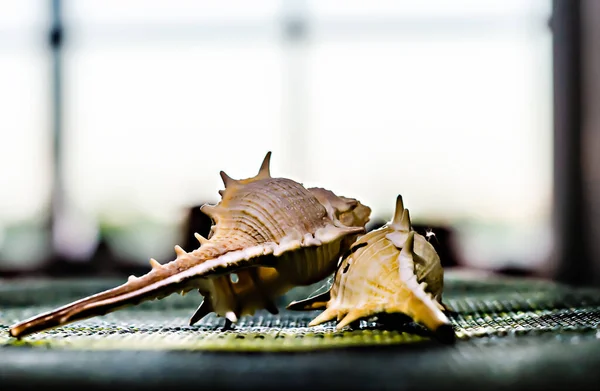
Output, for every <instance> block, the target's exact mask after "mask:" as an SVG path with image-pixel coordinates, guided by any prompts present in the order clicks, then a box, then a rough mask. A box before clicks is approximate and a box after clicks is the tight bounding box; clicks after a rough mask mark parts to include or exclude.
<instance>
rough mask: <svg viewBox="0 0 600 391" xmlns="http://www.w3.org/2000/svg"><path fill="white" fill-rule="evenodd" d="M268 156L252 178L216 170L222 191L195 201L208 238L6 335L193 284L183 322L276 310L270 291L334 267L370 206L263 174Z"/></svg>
mask: <svg viewBox="0 0 600 391" xmlns="http://www.w3.org/2000/svg"><path fill="white" fill-rule="evenodd" d="M270 156H271V152H269V153H267V155H266V156H265V159H264V161H263V163H262V165H261V168H260V170H259V172H258V174H257V175H256V176H254V177H252V178H248V179H241V180H235V179H232V178H231V177H229V176H228V175H227V174H225V173H224V172H223V171H221V177H222V179H223V182H224V184H225V190H222V191H219V193H220V194H221V197H222V198H221V201H220V202H219V203H218V204H217V205H203V206H202V207H201V210H202V211H203V212H204V213H205V214H207V215H208V216H210V218H211V219H212V220H213V222H214V225H213V226H212V228H211V233H210V235H209V237H208V238H203V237H201V236H200V235H196V237H197V239H198V241H199V242H200V247H199V248H198V249H196V250H193V251H191V252H189V253H188V252H186V251H184V250H183V249H182V248H181V247H180V246H175V253H176V255H177V258H176V259H175V260H173V261H171V262H169V263H166V264H163V265H161V264H160V263H159V262H158V261H156V260H154V259H151V260H150V265H151V266H152V270H151V271H150V272H149V273H147V274H145V275H143V276H141V277H135V276H131V277H130V278H129V280H128V281H127V282H126V283H124V284H123V285H121V286H118V287H116V288H113V289H110V290H107V291H104V292H101V293H98V294H96V295H93V296H90V297H87V298H84V299H81V300H79V301H76V302H73V303H70V304H67V305H65V306H63V307H60V308H58V309H55V310H53V311H50V312H47V313H43V314H40V315H37V316H34V317H33V318H30V319H27V320H25V321H23V322H20V323H17V324H15V325H13V326H11V327H10V330H9V331H10V334H11V335H12V336H13V337H22V336H25V335H27V334H31V333H34V332H37V331H41V330H46V329H50V328H54V327H58V326H62V325H65V324H67V323H71V322H74V321H77V320H82V319H86V318H90V317H93V316H97V315H104V314H106V313H108V312H112V311H114V310H116V309H119V308H122V307H126V306H130V305H136V304H139V303H140V302H143V301H147V300H154V299H161V298H163V297H165V296H168V295H170V294H172V293H181V294H185V293H186V292H188V291H190V290H194V289H197V290H198V291H199V292H200V293H201V294H202V295H203V296H204V301H203V302H202V304H201V305H200V306H199V307H198V309H197V310H196V312H195V313H194V314H193V316H192V317H191V319H190V324H193V323H195V322H197V321H198V320H200V319H202V318H203V317H204V316H206V315H207V314H209V313H211V312H215V313H216V314H217V315H218V316H224V317H226V318H227V321H228V322H236V321H237V320H238V318H239V317H240V316H243V315H246V314H253V313H254V312H255V311H256V310H257V309H263V308H265V309H267V310H269V311H270V312H272V313H276V312H277V307H276V306H275V304H274V302H273V299H274V298H275V297H278V296H280V295H282V294H284V293H285V292H287V291H288V290H289V289H291V288H293V287H294V286H298V285H309V284H313V283H315V282H318V281H320V280H322V279H324V278H326V277H327V276H329V275H331V274H332V273H333V272H334V271H335V268H336V262H337V259H338V258H339V255H340V254H341V253H343V252H344V251H345V250H346V249H347V248H348V247H349V246H350V245H351V243H352V242H353V241H354V240H355V239H356V237H357V236H358V235H359V234H361V233H364V232H365V224H366V223H367V222H368V220H369V216H370V213H371V210H370V208H369V207H367V206H364V205H362V204H361V203H360V202H359V201H357V200H356V199H353V198H346V197H338V196H336V195H335V194H334V193H333V192H331V191H329V190H326V189H321V188H309V189H307V188H305V187H304V186H302V185H301V184H300V183H298V182H295V181H293V180H291V179H286V178H273V177H271V175H270V169H269V163H270ZM231 273H236V274H237V275H238V280H237V282H235V283H234V282H233V281H232V279H231V278H230V275H231Z"/></svg>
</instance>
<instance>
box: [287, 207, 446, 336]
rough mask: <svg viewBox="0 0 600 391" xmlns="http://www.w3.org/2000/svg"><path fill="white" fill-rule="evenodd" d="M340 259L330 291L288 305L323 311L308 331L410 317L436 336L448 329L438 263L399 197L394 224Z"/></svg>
mask: <svg viewBox="0 0 600 391" xmlns="http://www.w3.org/2000/svg"><path fill="white" fill-rule="evenodd" d="M340 260H341V262H340V263H339V266H338V269H337V271H336V274H335V278H334V282H333V285H332V286H331V288H330V291H329V292H326V293H325V294H323V295H319V296H317V297H314V298H310V299H307V300H303V301H300V302H296V303H292V304H291V305H290V306H289V308H290V309H301V310H302V309H304V310H309V309H319V308H325V311H324V312H323V313H321V314H320V315H319V316H318V317H317V318H315V319H314V320H313V321H312V322H311V323H310V326H315V325H318V324H321V323H324V322H327V321H330V320H333V319H334V318H336V319H337V320H338V324H337V328H338V329H341V328H343V327H345V326H347V325H349V324H351V323H353V322H355V321H357V320H360V319H366V318H370V317H373V316H376V315H380V314H382V313H402V314H405V315H408V316H410V317H411V318H412V319H413V320H414V321H416V322H418V323H421V324H423V325H425V326H426V327H427V328H429V329H431V330H432V331H435V330H437V329H438V328H440V327H441V326H446V327H448V326H449V320H448V318H447V317H446V315H445V314H444V312H443V311H444V307H443V306H442V304H441V297H442V291H443V269H442V266H441V262H440V258H439V256H438V254H437V253H436V251H435V249H434V248H433V246H432V245H431V243H429V242H428V241H427V239H426V238H425V237H423V236H422V235H420V234H418V233H416V232H415V231H413V230H412V227H411V223H410V215H409V211H408V209H404V206H403V202H402V197H401V196H398V198H397V201H396V211H395V214H394V219H393V220H392V221H391V222H390V223H389V224H386V225H385V226H383V227H381V228H380V229H378V230H374V231H371V232H369V233H367V234H365V235H363V236H361V237H360V238H359V239H358V240H356V241H355V242H354V243H353V244H352V246H351V247H350V249H349V250H348V251H347V254H345V255H344V256H343V257H341V259H340Z"/></svg>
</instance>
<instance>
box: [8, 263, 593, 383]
mask: <svg viewBox="0 0 600 391" xmlns="http://www.w3.org/2000/svg"><path fill="white" fill-rule="evenodd" d="M121 282H122V281H118V280H114V279H109V280H106V279H94V280H89V279H88V280H85V281H82V280H79V281H67V280H32V281H26V280H10V281H9V280H7V281H4V282H0V358H1V359H0V380H1V382H0V384H2V385H6V386H10V387H16V386H23V387H32V386H40V387H50V386H54V385H56V386H62V387H65V386H80V387H86V388H94V387H99V388H108V387H110V388H114V387H116V386H127V387H133V386H140V385H142V386H143V388H145V389H148V388H151V389H164V388H165V387H171V386H172V387H177V388H178V389H180V390H181V389H188V388H189V389H192V388H193V389H196V390H198V389H206V388H214V387H218V388H233V387H235V388H246V389H247V388H251V389H279V390H281V389H286V390H290V389H307V388H309V389H310V388H322V389H345V390H348V389H363V390H364V389H378V390H382V389H396V390H409V389H414V390H421V389H423V390H432V389H436V390H442V389H456V388H457V387H459V388H460V389H463V390H467V389H473V390H475V389H486V390H495V389H507V388H510V389H538V388H545V389H565V388H569V389H570V388H573V387H576V388H578V389H596V387H597V384H598V381H599V380H600V371H598V368H600V330H599V329H598V325H599V324H600V290H597V289H589V288H572V287H567V286H562V285H557V284H554V283H552V282H547V281H539V280H530V279H515V278H510V279H509V278H498V277H494V278H479V277H477V278H468V277H464V276H461V275H453V274H452V273H447V275H446V289H445V294H444V297H445V302H446V304H447V305H448V306H449V307H450V309H451V310H452V311H453V312H452V313H451V314H450V317H451V321H452V323H453V327H454V329H455V332H456V336H457V341H456V342H455V343H454V344H451V345H448V344H443V343H440V342H438V341H436V340H435V339H432V338H430V337H429V335H428V334H427V333H426V331H425V330H423V329H422V328H420V327H419V326H418V325H415V324H414V323H409V324H407V325H405V326H402V327H398V326H394V327H390V326H385V325H384V326H381V325H378V324H376V323H373V322H364V321H363V322H361V328H360V329H359V330H343V331H335V330H334V325H333V323H328V324H326V325H323V326H318V327H315V328H308V327H307V324H308V322H309V321H310V320H311V319H312V318H314V316H315V315H316V314H318V311H317V312H306V313H298V312H288V311H285V310H281V311H280V314H279V315H271V314H268V313H267V312H265V311H261V312H259V313H257V314H256V315H255V316H253V317H243V318H242V319H240V322H239V324H238V325H236V326H235V327H234V329H232V330H229V331H223V330H222V326H223V319H222V318H216V317H214V316H213V315H210V316H208V317H206V318H205V319H203V320H202V321H201V322H200V323H199V324H198V325H195V326H187V319H188V318H189V316H191V314H192V313H193V311H194V310H195V308H196V307H197V305H198V304H199V302H200V301H201V300H202V299H201V297H200V296H198V295H192V294H188V295H186V296H185V297H181V296H178V295H173V296H170V297H168V298H166V299H163V300H160V301H154V302H149V303H144V304H141V305H139V306H136V307H130V308H128V309H123V310H121V311H117V312H114V313H111V314H108V315H105V316H103V317H97V318H93V319H88V320H85V321H81V322H78V323H74V324H71V325H67V326H64V327H61V328H57V329H54V330H50V331H47V332H42V333H38V334H34V335H31V336H29V337H26V338H25V339H24V340H22V341H19V342H17V341H16V340H14V339H12V338H9V337H8V333H7V331H8V326H9V325H10V324H12V323H14V322H16V321H18V320H22V319H24V318H26V317H29V316H31V315H34V314H36V313H39V312H41V311H45V310H48V309H50V308H53V307H56V306H59V305H62V304H65V303H67V302H69V301H72V300H76V299H78V298H81V297H83V296H85V295H89V294H93V293H96V292H98V291H100V290H103V289H106V288H110V287H112V286H115V285H118V284H120V283H121ZM306 295H307V290H306V289H304V290H302V289H298V290H294V291H293V292H291V293H290V294H289V295H287V296H285V297H282V298H281V299H280V301H279V302H278V303H277V304H278V306H279V307H280V308H282V307H285V304H287V303H288V302H289V301H290V300H293V299H297V298H301V297H305V296H306ZM1 388H2V389H4V387H1ZM6 389H13V388H6Z"/></svg>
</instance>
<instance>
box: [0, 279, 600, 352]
mask: <svg viewBox="0 0 600 391" xmlns="http://www.w3.org/2000/svg"><path fill="white" fill-rule="evenodd" d="M120 282H121V281H114V280H93V281H85V282H83V281H79V282H73V281H30V282H27V283H24V282H19V283H16V282H6V283H3V284H0V346H2V345H4V346H8V345H29V346H35V347H46V348H54V349H87V350H107V349H111V350H113V349H116V350H213V351H214V350H217V351H219V350H222V351H306V350H318V349H331V348H339V347H349V346H373V345H392V344H414V343H416V342H423V341H425V340H428V339H430V337H429V335H428V333H427V332H426V331H425V330H424V329H423V328H421V327H420V326H418V325H416V324H414V323H408V324H406V325H404V326H402V327H397V326H395V327H393V328H392V327H389V326H385V325H384V326H381V325H378V324H375V323H371V322H365V321H363V322H361V329H359V330H350V331H348V330H343V331H335V329H334V323H327V324H325V325H323V326H317V327H313V328H308V327H307V324H308V322H309V321H310V320H311V319H313V318H314V317H315V316H316V315H317V314H318V313H319V311H314V312H304V313H303V312H288V311H285V310H282V311H281V313H280V314H279V315H270V314H269V313H267V312H266V311H260V312H258V313H257V314H256V315H255V316H254V317H243V318H242V319H240V321H239V323H238V324H237V325H236V326H234V328H233V329H232V330H227V331H223V330H222V328H223V325H224V320H223V318H217V317H215V316H214V314H211V315H210V316H208V317H206V318H204V319H203V320H202V321H201V322H199V323H198V324H197V325H194V326H187V322H188V319H189V317H190V316H191V315H192V313H193V312H194V310H195V309H196V307H197V306H198V304H199V303H200V301H201V300H202V298H201V296H199V295H197V294H192V293H190V294H188V295H186V296H185V297H181V296H178V295H172V296H170V297H168V298H166V299H163V300H160V301H154V302H148V303H144V304H141V305H139V306H137V307H131V308H127V309H123V310H120V311H117V312H114V313H111V314H108V315H105V316H103V317H97V318H93V319H88V320H84V321H80V322H77V323H73V324H70V325H66V326H63V327H60V328H57V329H54V330H49V331H46V332H41V333H38V334H34V335H31V336H28V337H26V338H25V339H24V340H22V341H16V340H14V339H12V338H10V337H8V326H9V325H10V324H12V323H15V322H16V321H19V320H23V319H25V318H28V317H30V316H33V315H35V314H37V313H40V312H43V311H46V310H49V309H52V308H55V307H57V306H60V305H63V304H66V303H67V302H69V301H72V300H76V299H79V298H81V297H84V296H86V295H89V294H93V293H96V292H98V291H100V290H103V289H106V288H110V287H113V286H115V285H118V284H119V283H120ZM310 289H312V287H311V288H310ZM310 289H309V288H304V289H297V290H295V291H293V292H291V293H290V294H289V295H287V296H286V297H283V298H281V299H280V301H279V302H278V306H279V307H280V308H283V307H284V306H285V304H287V303H288V302H289V301H290V300H293V299H298V298H303V297H306V296H307V295H309V294H310V293H312V291H311V290H310ZM444 301H445V303H446V304H447V306H448V307H449V308H450V309H451V310H452V311H453V313H451V314H450V319H451V321H452V323H453V326H454V329H455V331H456V336H457V338H458V340H459V342H460V341H467V340H473V339H476V340H478V341H479V342H489V341H492V340H493V341H495V342H502V341H504V342H511V341H512V342H517V341H521V340H522V338H520V337H522V336H536V337H537V338H536V339H539V338H544V339H565V338H577V339H578V340H581V339H596V338H598V331H597V328H598V325H599V324H600V290H593V289H574V288H569V287H565V286H560V285H556V284H553V283H550V282H543V281H535V280H522V279H486V280H474V279H466V278H461V277H458V276H454V275H452V274H451V273H448V274H447V277H446V288H445V293H444Z"/></svg>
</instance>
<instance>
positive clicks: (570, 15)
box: [551, 0, 600, 285]
mask: <svg viewBox="0 0 600 391" xmlns="http://www.w3.org/2000/svg"><path fill="white" fill-rule="evenodd" d="M551 28H552V33H553V34H552V35H553V60H554V76H553V88H554V189H553V195H554V225H553V226H554V232H553V237H554V246H555V248H554V254H553V259H552V260H551V263H552V267H551V273H552V277H555V278H556V279H558V280H560V281H562V282H566V283H571V284H577V285H582V284H583V285H589V284H598V283H600V169H599V168H598V167H599V166H600V162H599V161H598V150H599V149H600V110H598V107H597V106H598V101H599V100H600V73H599V72H598V69H600V54H599V53H600V3H599V2H598V1H596V0H582V1H579V0H554V2H553V16H552V21H551Z"/></svg>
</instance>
